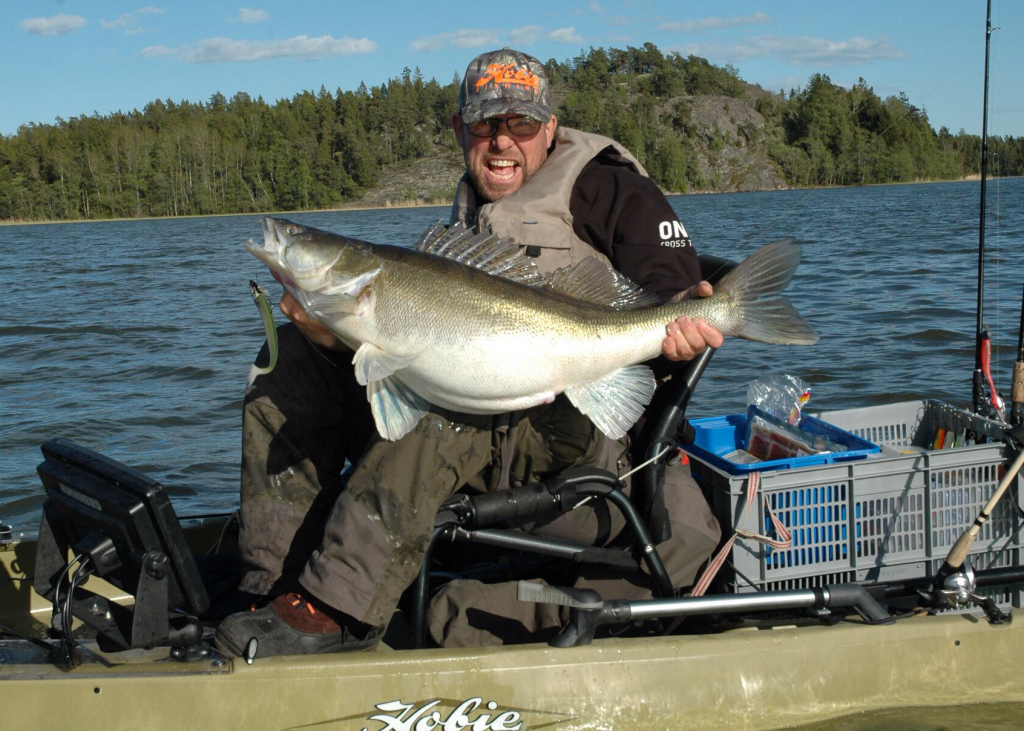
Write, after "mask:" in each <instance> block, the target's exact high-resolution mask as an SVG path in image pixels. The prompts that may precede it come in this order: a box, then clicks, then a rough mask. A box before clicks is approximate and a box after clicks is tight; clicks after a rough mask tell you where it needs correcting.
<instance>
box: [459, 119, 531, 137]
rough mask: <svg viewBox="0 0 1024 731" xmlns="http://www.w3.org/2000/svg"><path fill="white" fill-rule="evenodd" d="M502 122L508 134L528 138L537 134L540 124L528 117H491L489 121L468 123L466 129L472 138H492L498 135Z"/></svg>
mask: <svg viewBox="0 0 1024 731" xmlns="http://www.w3.org/2000/svg"><path fill="white" fill-rule="evenodd" d="M502 122H504V123H505V126H506V127H507V128H508V132H509V134H510V135H512V136H513V137H529V136H530V135H535V134H537V131H538V130H539V129H540V126H541V124H542V123H541V122H538V121H537V120H536V119H531V118H530V117H512V118H511V119H498V118H496V117H492V118H490V119H481V120H480V121H478V122H470V123H469V124H467V125H466V129H467V130H469V133H470V134H471V135H473V136H474V137H494V136H495V135H496V134H498V128H499V127H500V126H501V123H502Z"/></svg>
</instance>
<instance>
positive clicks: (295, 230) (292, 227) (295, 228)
mask: <svg viewBox="0 0 1024 731" xmlns="http://www.w3.org/2000/svg"><path fill="white" fill-rule="evenodd" d="M285 230H286V231H287V232H288V235H289V236H298V235H299V234H300V233H302V232H303V231H305V229H304V228H302V226H300V225H299V224H297V223H290V224H288V228H287V229H285Z"/></svg>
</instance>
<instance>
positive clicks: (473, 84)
mask: <svg viewBox="0 0 1024 731" xmlns="http://www.w3.org/2000/svg"><path fill="white" fill-rule="evenodd" d="M459 111H460V112H461V113H462V119H463V121H465V122H466V123H467V124H468V123H472V122H478V121H480V120H481V119H487V118H488V117H494V116H496V115H499V114H522V115H524V116H526V117H530V118H531V119H536V120H537V121H539V122H547V121H548V120H549V119H551V106H550V101H549V99H548V77H547V74H546V73H545V72H544V66H543V65H542V64H541V62H540V61H538V60H537V59H535V58H534V57H533V56H527V55H526V54H525V53H520V52H519V51H513V50H512V49H511V48H507V47H506V48H502V49H501V50H500V51H489V52H488V53H482V54H480V55H479V56H477V57H476V58H474V59H473V61H472V62H471V63H470V64H469V67H468V68H467V69H466V75H465V76H464V77H463V78H462V86H461V87H460V88H459Z"/></svg>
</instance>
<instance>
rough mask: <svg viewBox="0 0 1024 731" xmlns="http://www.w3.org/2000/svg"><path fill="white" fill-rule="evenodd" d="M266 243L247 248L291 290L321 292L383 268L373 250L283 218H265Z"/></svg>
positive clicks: (354, 240)
mask: <svg viewBox="0 0 1024 731" xmlns="http://www.w3.org/2000/svg"><path fill="white" fill-rule="evenodd" d="M262 222H263V243H262V244H259V243H257V242H256V241H254V240H253V239H249V241H248V242H247V243H246V245H245V248H246V249H247V250H248V251H249V253H250V254H252V255H253V256H255V257H256V258H257V259H259V260H260V261H262V262H263V263H264V264H266V265H267V266H268V267H270V270H271V271H272V272H273V273H274V274H275V275H276V276H277V278H278V279H280V280H281V282H282V283H283V284H284V285H285V286H286V287H289V288H292V287H294V288H297V289H302V290H305V291H307V292H317V291H320V290H323V289H324V288H326V287H330V286H332V285H333V284H334V283H335V282H336V281H337V280H338V279H339V277H340V278H342V279H349V278H351V277H354V276H358V275H360V274H364V273H366V272H368V271H372V270H374V269H376V268H379V262H378V261H377V259H376V257H375V256H374V255H373V252H372V249H371V246H370V245H369V244H367V243H366V242H363V241H358V240H356V239H350V238H347V237H345V236H338V235H337V234H332V233H328V232H327V231H321V230H320V229H317V228H313V227H311V226H303V225H302V224H299V223H295V222H293V221H288V220H286V219H283V218H272V217H270V216H264V217H263V219H262Z"/></svg>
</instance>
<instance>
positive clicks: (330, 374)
mask: <svg viewBox="0 0 1024 731" xmlns="http://www.w3.org/2000/svg"><path fill="white" fill-rule="evenodd" d="M278 338H279V342H280V356H279V359H278V363H277V366H276V368H275V369H274V370H273V371H272V372H271V373H269V374H266V375H260V376H258V377H257V378H256V379H255V380H254V381H253V383H252V384H251V385H250V386H249V388H248V389H247V390H246V393H245V406H244V415H243V434H242V484H241V537H240V541H241V550H242V559H243V564H244V570H243V578H242V583H241V586H240V588H241V589H242V590H243V591H248V592H251V593H254V594H261V595H269V596H274V595H277V594H281V593H284V592H287V591H295V590H299V591H302V590H303V588H304V589H305V590H307V591H309V592H310V593H312V594H313V595H314V596H316V597H317V598H319V599H321V600H322V601H324V602H326V603H327V604H329V605H331V606H333V607H335V608H336V609H339V610H340V611H342V612H344V613H345V614H347V615H349V616H351V617H354V618H355V619H357V620H360V621H362V622H365V623H367V624H371V625H377V626H380V625H384V624H386V623H387V622H388V621H389V619H390V617H391V615H392V614H393V612H394V610H395V607H396V605H397V603H398V600H399V598H400V596H401V594H402V592H403V591H404V590H405V589H406V588H407V587H408V586H409V585H410V584H411V583H412V581H413V580H414V579H415V577H416V574H417V572H418V571H419V567H420V562H421V560H422V558H423V555H424V553H425V551H426V548H427V544H428V543H429V541H430V537H431V535H432V532H433V524H434V514H435V513H436V512H437V509H438V507H439V506H440V504H441V503H442V502H443V501H444V500H445V499H447V498H448V497H450V496H451V495H452V494H454V493H455V492H456V491H459V490H467V491H471V492H482V491H492V490H495V489H498V488H499V486H501V485H503V484H504V485H507V484H508V483H509V481H511V482H512V484H515V483H517V482H519V483H523V484H526V483H529V482H533V481H536V480H537V479H540V478H543V477H544V476H547V475H550V474H553V473H556V472H559V471H561V470H563V469H566V468H568V467H574V466H597V467H603V468H605V469H610V470H612V471H613V472H614V471H615V470H616V469H617V467H619V466H620V465H621V463H622V460H624V459H625V458H626V457H625V453H626V444H625V440H622V441H612V440H609V439H607V438H606V437H604V435H602V434H601V433H600V432H599V431H597V430H596V428H595V427H594V426H593V425H592V424H591V422H590V420H589V419H587V418H586V417H584V416H583V415H582V414H580V413H579V412H578V411H577V410H576V409H575V408H574V407H573V406H572V405H571V404H570V403H569V402H568V400H566V399H564V398H561V397H560V398H559V399H557V400H556V401H555V403H553V404H549V405H545V406H538V407H535V408H533V409H528V410H526V411H524V412H520V414H519V420H518V425H517V426H516V428H515V429H513V430H511V431H510V429H509V427H508V421H507V417H505V416H475V415H466V414H453V413H449V412H446V411H444V410H441V409H434V410H433V411H431V412H430V413H429V414H427V415H426V416H425V417H424V418H423V419H421V420H420V422H419V424H418V425H417V426H416V428H415V429H414V430H413V431H412V432H410V433H409V434H407V435H405V436H404V437H403V438H401V439H399V440H397V441H395V442H389V441H386V440H384V439H382V438H381V437H380V436H379V435H378V434H377V430H376V427H375V425H374V422H373V417H372V415H371V414H370V409H369V404H368V402H367V399H366V389H365V387H363V386H360V385H358V384H357V383H356V380H355V377H354V374H353V369H352V365H351V357H352V356H351V354H340V353H330V352H327V351H324V350H322V349H320V348H317V347H316V346H314V345H312V344H310V343H309V342H307V341H306V340H305V338H304V337H302V335H301V333H299V331H298V330H297V329H296V328H295V327H294V326H293V325H291V324H287V325H283V326H281V327H280V328H278ZM264 350H265V348H264ZM265 357H266V355H265V353H263V354H261V356H260V357H259V358H257V362H261V359H263V358H265ZM510 434H512V435H513V439H514V443H512V444H510V443H509V437H510ZM508 455H511V458H508ZM503 456H505V457H506V458H505V459H503ZM346 462H348V463H350V464H351V465H353V469H352V471H351V473H350V474H349V476H348V480H347V483H346V484H345V486H344V488H343V480H342V478H341V473H342V470H343V469H344V467H345V464H346ZM503 470H504V472H503ZM670 473H671V474H670V478H669V479H670V480H671V482H672V484H667V485H666V498H667V499H666V502H667V503H668V505H667V507H668V509H669V516H670V519H671V521H672V538H670V539H669V540H668V541H666V542H665V543H663V544H661V545H660V546H659V552H660V553H661V554H662V558H663V560H664V562H665V564H666V568H667V569H668V572H669V575H670V577H671V578H672V580H673V583H674V584H675V585H676V586H680V587H681V586H686V585H688V584H690V583H692V581H693V578H694V575H695V573H696V571H697V569H698V567H699V566H700V564H701V563H703V562H704V561H705V560H706V559H707V557H708V556H709V555H710V553H711V551H712V550H713V549H714V548H715V546H716V545H717V543H718V539H719V529H718V524H717V523H716V521H715V519H714V517H713V516H712V515H711V512H710V510H709V509H708V507H707V504H706V502H705V501H704V498H703V496H702V495H701V494H700V490H699V488H697V486H696V484H695V483H694V482H693V480H692V479H691V478H690V477H689V474H688V470H685V469H678V470H671V469H670ZM592 503H595V504H591V503H588V504H586V505H584V506H581V507H580V508H578V509H576V510H574V511H572V512H570V513H567V514H565V515H562V516H558V517H557V518H555V519H551V520H544V521H540V522H537V523H533V524H529V525H526V526H522V529H523V530H527V531H529V532H531V533H534V534H537V535H545V536H550V537H559V538H566V539H570V540H573V541H575V542H580V543H587V544H590V545H605V544H607V543H608V542H609V541H611V540H613V539H614V538H615V537H616V536H617V535H618V534H619V533H620V532H621V531H622V530H623V528H624V521H623V520H622V518H621V516H620V515H619V512H618V510H616V509H614V508H611V509H609V506H607V505H606V504H604V503H603V502H602V501H592ZM591 578H592V579H593V580H594V581H600V580H601V577H600V576H597V575H594V576H593V577H591ZM616 584H617V586H618V588H619V589H621V590H619V591H617V592H616V594H617V596H620V597H642V596H649V591H648V590H647V589H646V588H644V587H645V586H646V585H645V583H644V582H643V581H642V580H635V581H626V580H623V579H617V580H616ZM509 591H510V588H509V587H508V586H503V585H493V586H490V585H488V586H483V585H477V584H476V582H459V581H455V582H451V584H449V585H448V587H446V589H445V591H444V592H443V594H442V595H441V596H438V597H437V598H435V600H434V602H433V603H432V609H431V616H430V623H431V632H432V634H433V635H434V637H435V639H437V640H438V641H439V642H440V643H442V644H493V643H494V642H500V641H504V640H503V639H502V637H501V636H500V634H495V632H494V629H493V627H492V625H493V622H491V621H488V622H484V623H483V624H482V625H481V623H480V622H474V619H473V617H474V616H479V615H477V614H476V613H474V612H472V611H470V610H471V609H472V607H473V606H475V605H478V604H481V603H482V604H484V605H487V607H488V609H487V611H485V612H484V614H486V615H487V616H488V617H491V615H494V614H495V613H496V614H498V615H500V616H504V617H508V618H509V619H510V621H511V622H513V624H514V625H515V626H519V625H522V627H523V632H526V633H529V632H532V631H534V630H538V629H542V628H545V627H550V626H553V624H557V622H558V618H557V614H551V613H550V612H546V611H542V610H540V609H538V608H537V607H535V606H534V605H532V604H530V605H527V604H522V605H519V603H517V602H514V601H511V602H507V601H505V596H506V594H507V593H508V592H509ZM488 596H489V597H491V598H490V599H488V598H487V597H488ZM537 606H538V607H539V605H537ZM499 607H500V608H499ZM549 614H551V616H548V615H549ZM477 625H480V626H477Z"/></svg>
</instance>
